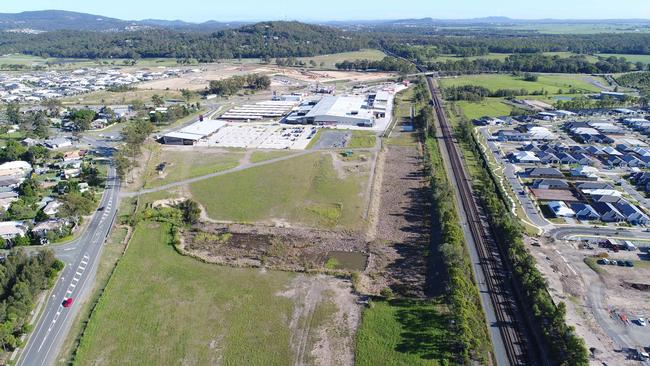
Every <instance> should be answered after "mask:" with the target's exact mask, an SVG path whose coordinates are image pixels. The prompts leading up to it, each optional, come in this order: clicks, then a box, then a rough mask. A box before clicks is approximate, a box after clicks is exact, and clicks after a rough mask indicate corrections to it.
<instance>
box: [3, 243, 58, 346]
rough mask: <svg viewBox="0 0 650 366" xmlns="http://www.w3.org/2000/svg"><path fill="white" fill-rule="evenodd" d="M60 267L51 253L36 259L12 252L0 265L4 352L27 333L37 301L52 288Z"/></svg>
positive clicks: (18, 252)
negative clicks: (44, 292)
mask: <svg viewBox="0 0 650 366" xmlns="http://www.w3.org/2000/svg"><path fill="white" fill-rule="evenodd" d="M61 269H63V263H62V262H61V261H59V260H57V259H56V258H55V257H54V253H53V252H52V251H50V250H45V251H41V252H39V253H38V254H36V255H27V254H25V253H23V252H22V251H13V252H11V253H10V254H9V255H7V257H6V258H5V259H4V260H3V261H2V262H0V273H2V276H0V344H2V349H3V350H4V351H5V352H7V351H11V350H14V349H15V348H16V347H18V346H20V345H21V341H20V338H21V337H22V335H23V334H25V333H26V332H27V331H29V329H30V326H29V318H30V316H31V314H30V313H31V311H32V309H33V308H34V304H35V301H36V297H37V296H38V294H39V293H40V292H41V291H44V290H46V289H48V288H50V287H52V285H53V284H54V280H55V279H56V276H57V274H58V272H59V271H60V270H61Z"/></svg>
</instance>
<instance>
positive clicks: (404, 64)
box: [335, 56, 417, 74]
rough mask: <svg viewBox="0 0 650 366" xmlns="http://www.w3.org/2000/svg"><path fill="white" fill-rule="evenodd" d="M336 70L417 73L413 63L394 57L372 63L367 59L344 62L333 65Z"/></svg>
mask: <svg viewBox="0 0 650 366" xmlns="http://www.w3.org/2000/svg"><path fill="white" fill-rule="evenodd" d="M335 66H336V68H337V69H339V70H359V71H367V70H377V71H397V72H399V73H400V74H409V73H415V72H417V69H416V68H415V65H413V63H411V62H408V61H405V60H402V59H399V58H396V57H390V56H387V57H384V58H383V59H382V60H380V61H373V60H368V59H363V60H354V61H350V60H345V61H342V62H338V63H336V64H335Z"/></svg>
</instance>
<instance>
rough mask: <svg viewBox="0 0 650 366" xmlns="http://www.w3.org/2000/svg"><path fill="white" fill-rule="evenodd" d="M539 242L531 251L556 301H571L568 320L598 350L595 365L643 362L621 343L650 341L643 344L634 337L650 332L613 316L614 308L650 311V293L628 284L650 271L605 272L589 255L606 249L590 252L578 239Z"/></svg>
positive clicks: (617, 268) (639, 312) (635, 311)
mask: <svg viewBox="0 0 650 366" xmlns="http://www.w3.org/2000/svg"><path fill="white" fill-rule="evenodd" d="M535 241H539V243H540V244H541V245H540V246H529V250H530V251H531V252H532V253H533V254H534V256H535V258H536V261H537V266H538V268H539V270H540V272H541V273H542V274H544V278H545V279H546V281H548V283H549V289H550V294H551V296H552V297H553V299H554V301H555V302H556V303H559V302H564V303H565V305H566V319H567V323H568V324H569V325H572V326H574V327H575V329H576V333H577V334H578V335H579V336H580V337H582V338H583V339H584V340H585V342H586V345H587V348H589V349H593V350H595V352H594V353H593V355H592V359H591V364H594V365H601V364H608V365H634V364H638V361H632V360H629V359H627V357H628V353H626V352H621V349H624V348H625V344H623V343H621V342H620V341H621V340H624V341H625V342H626V343H631V344H632V343H633V344H634V345H636V346H638V345H640V344H644V345H645V344H646V343H643V342H641V343H639V344H636V343H637V341H635V340H634V339H636V338H638V337H639V336H641V337H642V338H643V337H644V336H643V334H641V333H647V332H639V330H640V329H641V327H638V326H635V325H633V324H629V325H624V324H623V322H620V321H619V320H616V319H614V318H615V316H612V315H611V314H612V311H614V313H613V314H619V313H625V314H629V316H630V317H632V314H650V312H648V311H649V310H650V309H648V308H647V306H644V305H643V304H647V303H648V300H650V294H648V293H647V292H644V291H639V290H636V289H633V288H631V287H630V286H629V285H627V284H626V283H625V282H626V281H630V282H634V279H635V278H636V276H637V275H641V276H643V275H644V274H642V273H641V272H639V273H638V274H637V273H635V271H634V270H630V269H629V268H622V267H612V268H609V267H608V268H607V269H605V271H607V272H604V274H603V275H600V274H598V273H596V272H594V271H593V270H592V269H591V268H589V267H588V266H587V265H586V264H585V263H584V262H583V259H584V258H585V257H587V256H591V255H594V254H596V253H599V252H601V250H593V251H590V250H585V249H581V248H580V247H579V246H578V244H577V243H574V242H563V241H558V242H555V241H553V240H548V239H546V238H542V239H535ZM621 255H622V256H624V255H627V253H622V254H621ZM610 270H611V271H612V272H615V271H621V277H618V276H615V275H613V273H609V272H610ZM645 275H646V276H647V274H645ZM646 278H647V277H646ZM637 279H638V278H637ZM639 282H640V283H644V282H647V281H639ZM643 308H645V310H644V309H643ZM637 316H638V315H637ZM637 332H639V333H640V334H637ZM614 337H616V338H617V339H614Z"/></svg>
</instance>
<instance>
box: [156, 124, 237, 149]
mask: <svg viewBox="0 0 650 366" xmlns="http://www.w3.org/2000/svg"><path fill="white" fill-rule="evenodd" d="M225 125H226V122H223V121H215V120H204V121H202V122H201V121H199V122H196V123H193V124H191V125H189V126H187V127H185V128H181V129H180V130H178V131H174V132H170V133H167V134H165V135H164V136H163V137H162V141H163V143H164V144H166V145H195V144H196V143H197V142H199V141H201V140H203V139H206V138H208V137H209V136H211V135H213V134H214V133H216V132H217V131H218V130H219V129H220V128H221V127H223V126H225Z"/></svg>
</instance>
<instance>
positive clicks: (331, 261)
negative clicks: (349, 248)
mask: <svg viewBox="0 0 650 366" xmlns="http://www.w3.org/2000/svg"><path fill="white" fill-rule="evenodd" d="M367 264H368V255H367V254H365V253H361V252H343V251H331V252H329V253H327V260H326V261H325V266H326V267H328V268H331V269H347V270H350V271H363V270H365V269H366V265H367Z"/></svg>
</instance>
